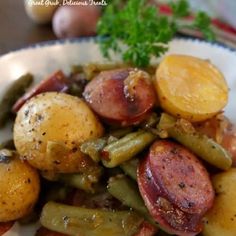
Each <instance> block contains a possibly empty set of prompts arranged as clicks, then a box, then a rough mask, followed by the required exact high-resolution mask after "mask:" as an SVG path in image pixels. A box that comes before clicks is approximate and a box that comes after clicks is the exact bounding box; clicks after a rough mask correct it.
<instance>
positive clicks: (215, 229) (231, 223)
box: [202, 168, 236, 236]
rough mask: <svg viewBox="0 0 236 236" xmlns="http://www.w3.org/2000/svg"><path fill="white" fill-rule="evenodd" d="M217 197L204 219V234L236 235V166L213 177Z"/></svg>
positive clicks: (212, 235) (208, 235)
mask: <svg viewBox="0 0 236 236" xmlns="http://www.w3.org/2000/svg"><path fill="white" fill-rule="evenodd" d="M213 186H214V188H215V191H216V199H215V202H214V205H213V208H212V209H211V210H210V211H209V212H208V213H207V215H206V217H205V219H204V229H203V232H202V235H203V236H235V235H236V168H232V169H230V170H229V171H227V172H223V173H220V174H217V175H215V176H214V177H213Z"/></svg>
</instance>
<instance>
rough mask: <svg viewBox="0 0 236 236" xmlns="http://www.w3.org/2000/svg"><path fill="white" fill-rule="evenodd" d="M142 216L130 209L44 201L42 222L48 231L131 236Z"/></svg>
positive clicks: (100, 235)
mask: <svg viewBox="0 0 236 236" xmlns="http://www.w3.org/2000/svg"><path fill="white" fill-rule="evenodd" d="M142 222H143V218H142V217H140V216H139V215H138V214H137V213H135V212H132V211H129V210H128V211H116V212H114V211H107V210H100V209H88V208H81V207H73V206H67V205H62V204H58V203H53V202H49V203H47V204H46V205H45V206H44V208H43V212H42V215H41V223H42V225H43V226H44V227H47V228H49V229H51V230H55V231H60V232H62V233H65V234H66V233H67V234H69V235H84V236H90V235H94V236H102V235H107V236H120V235H124V236H133V235H135V233H136V232H138V230H139V228H140V226H141V224H142Z"/></svg>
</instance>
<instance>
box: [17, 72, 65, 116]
mask: <svg viewBox="0 0 236 236" xmlns="http://www.w3.org/2000/svg"><path fill="white" fill-rule="evenodd" d="M68 89H69V82H68V80H67V79H66V77H65V75H64V73H63V72H62V71H60V70H59V71H57V72H55V73H54V74H52V75H50V76H49V77H48V78H47V79H45V80H42V81H41V83H39V84H38V85H36V86H35V87H33V88H32V89H31V90H30V91H28V92H27V93H26V94H24V95H23V96H22V97H21V98H19V99H18V100H17V101H16V103H15V104H14V105H13V107H12V111H13V112H14V113H16V112H18V111H19V110H20V108H21V107H22V106H23V105H24V104H25V102H26V101H27V100H29V99H30V98H32V97H34V96H36V95H38V94H40V93H44V92H54V91H55V92H66V91H67V90H68Z"/></svg>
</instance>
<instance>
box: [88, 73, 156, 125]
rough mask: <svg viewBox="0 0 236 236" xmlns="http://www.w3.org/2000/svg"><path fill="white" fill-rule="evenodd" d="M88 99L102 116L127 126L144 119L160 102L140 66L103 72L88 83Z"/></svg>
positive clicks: (147, 76)
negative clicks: (138, 68)
mask: <svg viewBox="0 0 236 236" xmlns="http://www.w3.org/2000/svg"><path fill="white" fill-rule="evenodd" d="M84 98H85V100H86V101H87V103H88V104H89V106H90V107H91V108H92V109H93V110H94V111H95V112H96V113H97V114H98V115H99V116H101V117H102V118H104V119H105V120H106V121H108V122H110V123H116V124H120V125H123V126H126V125H130V124H137V123H140V122H141V121H142V120H144V119H145V118H146V116H147V114H149V112H150V110H151V109H152V108H153V106H154V104H155V101H156V97H155V91H154V89H153V85H152V82H151V79H150V76H149V75H148V74H147V73H146V72H144V71H141V70H137V69H116V70H110V71H104V72H101V73H100V74H99V75H97V76H96V77H95V78H94V79H93V80H92V81H91V82H90V83H88V85H87V86H86V88H85V91H84Z"/></svg>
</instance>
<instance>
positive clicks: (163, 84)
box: [155, 55, 228, 122]
mask: <svg viewBox="0 0 236 236" xmlns="http://www.w3.org/2000/svg"><path fill="white" fill-rule="evenodd" d="M155 86H156V90H157V93H158V97H159V100H160V104H161V106H162V108H163V109H164V110H166V111H167V112H168V113H170V114H172V115H174V116H177V117H182V118H185V119H188V120H189V121H192V122H196V121H202V120H206V119H208V118H210V117H212V116H213V115H215V114H216V113H218V112H219V111H220V110H222V109H223V108H224V107H225V105H226V104H227V100H228V87H227V84H226V81H225V79H224V76H223V75H222V73H221V72H220V71H219V70H218V69H217V68H216V67H215V66H213V65H212V64H211V63H210V62H209V61H207V60H202V59H199V58H195V57H192V56H185V55H169V56H166V57H165V58H164V60H163V61H162V62H161V64H160V66H159V67H158V68H157V71H156V78H155Z"/></svg>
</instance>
